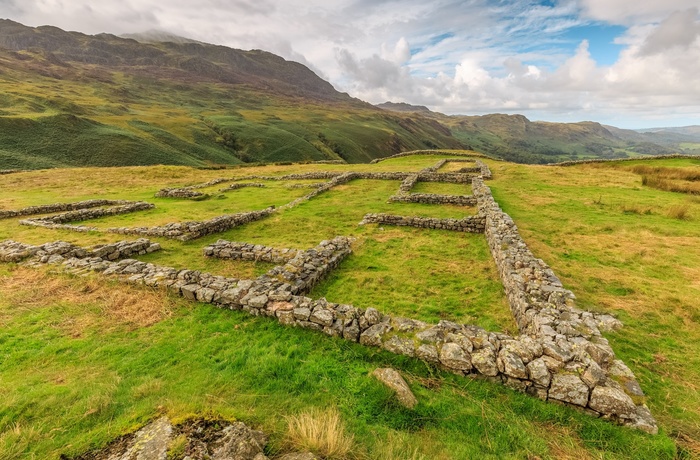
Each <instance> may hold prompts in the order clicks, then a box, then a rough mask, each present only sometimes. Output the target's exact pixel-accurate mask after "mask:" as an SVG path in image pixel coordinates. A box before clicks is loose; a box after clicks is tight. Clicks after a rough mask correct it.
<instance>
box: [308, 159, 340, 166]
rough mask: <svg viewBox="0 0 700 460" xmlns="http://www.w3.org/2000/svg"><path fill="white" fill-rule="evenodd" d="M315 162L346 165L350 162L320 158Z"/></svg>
mask: <svg viewBox="0 0 700 460" xmlns="http://www.w3.org/2000/svg"><path fill="white" fill-rule="evenodd" d="M313 164H316V165H345V164H348V162H347V161H345V160H318V161H314V162H313Z"/></svg>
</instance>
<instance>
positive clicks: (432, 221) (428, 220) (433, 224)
mask: <svg viewBox="0 0 700 460" xmlns="http://www.w3.org/2000/svg"><path fill="white" fill-rule="evenodd" d="M365 224H384V225H398V226H403V227H418V228H431V229H435V230H452V231H455V232H471V233H483V232H484V217H483V216H478V215H477V216H469V217H465V218H463V219H438V218H437V217H415V216H395V215H391V214H365V216H364V218H363V219H362V222H360V225H365Z"/></svg>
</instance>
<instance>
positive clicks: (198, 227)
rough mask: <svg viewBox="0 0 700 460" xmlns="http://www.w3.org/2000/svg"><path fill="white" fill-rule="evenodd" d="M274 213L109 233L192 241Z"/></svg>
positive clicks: (248, 214) (123, 229)
mask: <svg viewBox="0 0 700 460" xmlns="http://www.w3.org/2000/svg"><path fill="white" fill-rule="evenodd" d="M273 212H275V208H274V207H269V208H267V209H263V210H261V211H250V212H239V213H236V214H225V215H223V216H217V217H214V218H213V219H209V220H205V221H189V222H173V223H170V224H166V225H162V226H157V227H113V228H108V229H107V231H108V232H109V233H118V234H121V235H141V236H162V237H165V238H172V239H176V240H179V241H190V240H193V239H196V238H201V237H203V236H206V235H211V234H213V233H221V232H225V231H227V230H230V229H232V228H234V227H238V226H239V225H243V224H247V223H249V222H254V221H256V220H260V219H263V218H265V217H267V216H269V215H270V214H272V213H273Z"/></svg>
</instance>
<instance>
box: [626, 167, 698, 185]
mask: <svg viewBox="0 0 700 460" xmlns="http://www.w3.org/2000/svg"><path fill="white" fill-rule="evenodd" d="M632 172H634V173H636V174H639V175H641V176H656V177H660V178H663V179H670V180H683V181H691V182H697V181H700V169H698V168H666V167H663V166H648V165H636V166H633V167H632Z"/></svg>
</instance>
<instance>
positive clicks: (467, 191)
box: [411, 182, 472, 195]
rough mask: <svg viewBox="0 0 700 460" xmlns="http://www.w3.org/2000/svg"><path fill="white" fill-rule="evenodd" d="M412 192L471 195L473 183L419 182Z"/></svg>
mask: <svg viewBox="0 0 700 460" xmlns="http://www.w3.org/2000/svg"><path fill="white" fill-rule="evenodd" d="M411 193H437V194H439V195H471V194H472V187H471V184H450V183H447V182H418V183H416V185H414V186H413V188H412V189H411Z"/></svg>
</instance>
